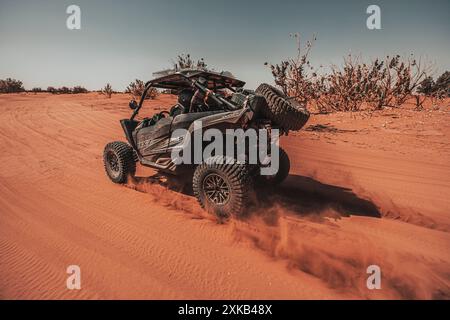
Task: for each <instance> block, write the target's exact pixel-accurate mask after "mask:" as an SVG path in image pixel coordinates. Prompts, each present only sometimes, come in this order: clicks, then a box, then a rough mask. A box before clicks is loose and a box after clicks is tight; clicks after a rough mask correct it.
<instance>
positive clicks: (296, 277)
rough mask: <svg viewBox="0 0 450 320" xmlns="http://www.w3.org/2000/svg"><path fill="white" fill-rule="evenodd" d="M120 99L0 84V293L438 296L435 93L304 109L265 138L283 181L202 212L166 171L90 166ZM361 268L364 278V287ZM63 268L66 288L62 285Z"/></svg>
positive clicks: (114, 124)
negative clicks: (334, 109) (346, 107)
mask: <svg viewBox="0 0 450 320" xmlns="http://www.w3.org/2000/svg"><path fill="white" fill-rule="evenodd" d="M128 100H129V97H128V96H126V95H121V94H120V95H119V94H117V95H113V98H112V99H106V98H105V97H104V96H102V95H99V94H97V93H91V94H79V95H50V94H10V95H0V151H1V152H0V298H2V299H21V298H26V299H132V298H145V299H175V298H176V299H185V298H186V299H222V298H223V299H381V298H387V299H408V298H415V299H436V298H444V299H449V298H450V233H449V232H450V121H449V120H450V117H449V116H450V108H449V104H448V101H447V102H444V104H443V105H441V106H440V107H439V108H431V107H430V106H428V107H427V108H426V110H425V111H421V112H417V111H413V110H411V108H409V107H405V108H402V109H401V110H392V109H389V110H384V111H382V112H377V113H373V114H371V115H370V114H365V113H355V114H348V113H346V114H345V113H336V114H331V115H314V116H312V117H311V120H310V122H309V123H308V124H307V125H306V126H305V128H304V130H302V131H301V132H298V133H292V134H290V135H289V136H287V137H283V138H282V139H281V145H282V146H283V147H284V148H285V149H286V150H287V152H288V154H289V156H290V158H291V166H292V167H291V172H290V177H289V178H288V179H287V180H286V181H285V182H284V183H283V184H282V185H281V186H280V187H278V188H270V187H265V188H259V189H257V190H256V196H257V199H258V203H259V206H258V207H256V208H253V209H252V212H251V214H250V216H249V217H248V218H246V219H244V220H232V221H229V222H228V223H225V224H218V223H217V222H216V221H215V219H214V218H213V217H210V216H209V215H207V214H206V213H205V212H203V211H202V210H201V209H200V207H199V206H198V205H197V203H196V200H195V198H194V197H193V196H192V195H190V194H189V193H183V192H181V190H182V186H181V183H180V182H179V181H178V180H177V179H168V178H166V177H164V176H161V175H156V174H155V172H154V171H153V170H151V169H148V168H142V167H140V166H139V167H138V171H137V176H136V178H134V179H130V181H129V183H128V184H127V185H126V186H120V185H115V184H113V183H112V182H110V181H109V179H108V178H107V177H106V175H105V173H104V169H103V163H102V151H103V147H104V145H105V144H106V143H107V142H109V141H113V140H124V136H123V133H122V131H121V127H120V125H119V122H118V121H119V120H120V119H122V118H125V117H129V115H130V110H129V109H128V107H127V104H128ZM173 101H174V98H173V97H172V96H170V95H161V96H159V97H158V99H157V100H155V101H150V102H148V103H147V104H146V109H145V108H144V109H143V110H142V114H143V115H147V116H149V115H151V114H152V113H153V112H154V111H155V110H158V109H161V110H162V109H165V108H167V107H168V106H169V105H170V104H171V103H172V102H173ZM372 264H375V265H378V266H380V268H381V272H382V282H381V285H382V288H381V289H380V290H368V289H367V287H366V279H367V277H368V276H369V275H368V274H367V273H366V268H367V267H368V266H369V265H372ZM69 265H79V266H80V268H81V290H68V289H67V288H66V279H67V277H68V274H67V273H66V268H67V266H69Z"/></svg>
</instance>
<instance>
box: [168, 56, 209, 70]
mask: <svg viewBox="0 0 450 320" xmlns="http://www.w3.org/2000/svg"><path fill="white" fill-rule="evenodd" d="M172 64H173V68H174V69H175V70H176V71H177V70H182V69H198V70H206V67H207V65H206V62H205V60H204V59H203V58H200V59H199V60H197V61H194V60H193V59H192V58H191V55H190V54H189V53H187V54H184V53H182V54H180V55H178V56H177V59H176V61H174V62H172Z"/></svg>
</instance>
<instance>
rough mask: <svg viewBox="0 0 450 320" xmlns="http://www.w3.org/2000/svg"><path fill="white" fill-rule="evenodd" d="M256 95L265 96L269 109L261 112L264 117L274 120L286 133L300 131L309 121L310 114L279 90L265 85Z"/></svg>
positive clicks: (262, 85)
mask: <svg viewBox="0 0 450 320" xmlns="http://www.w3.org/2000/svg"><path fill="white" fill-rule="evenodd" d="M256 93H257V94H260V95H262V96H264V98H266V101H267V107H266V108H263V109H262V110H261V113H262V115H263V116H264V117H266V118H268V119H270V120H272V121H273V122H274V124H276V125H278V126H280V127H281V128H282V129H284V130H285V131H289V130H294V131H297V130H300V129H301V128H302V127H303V126H304V125H305V123H306V122H307V121H308V119H309V112H308V110H306V108H305V107H303V106H301V105H299V104H298V103H297V102H295V101H293V100H289V99H288V97H287V96H286V95H285V94H283V92H281V91H280V90H278V89H277V88H275V87H273V86H271V85H269V84H267V83H263V84H261V85H259V87H258V88H257V89H256Z"/></svg>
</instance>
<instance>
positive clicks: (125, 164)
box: [103, 141, 136, 183]
mask: <svg viewBox="0 0 450 320" xmlns="http://www.w3.org/2000/svg"><path fill="white" fill-rule="evenodd" d="M108 151H113V152H114V153H115V154H116V155H117V158H118V159H119V165H120V174H119V175H118V177H117V178H114V177H112V176H110V175H109V173H108V169H107V166H106V154H107V152H108ZM103 165H104V168H105V171H106V174H107V175H108V177H109V178H110V179H111V180H112V181H113V182H115V183H125V182H126V181H127V178H128V175H132V176H133V175H134V174H135V173H136V161H135V156H134V150H133V148H132V147H131V146H130V145H129V144H127V143H125V142H122V141H114V142H110V143H108V144H107V145H106V146H105V149H104V151H103Z"/></svg>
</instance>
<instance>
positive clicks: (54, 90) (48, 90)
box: [47, 87, 58, 94]
mask: <svg viewBox="0 0 450 320" xmlns="http://www.w3.org/2000/svg"><path fill="white" fill-rule="evenodd" d="M57 91H58V90H57V89H56V88H55V87H47V92H49V93H52V94H55V93H57Z"/></svg>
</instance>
